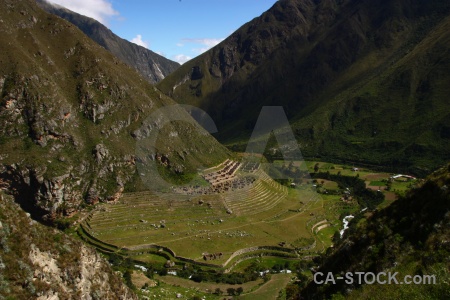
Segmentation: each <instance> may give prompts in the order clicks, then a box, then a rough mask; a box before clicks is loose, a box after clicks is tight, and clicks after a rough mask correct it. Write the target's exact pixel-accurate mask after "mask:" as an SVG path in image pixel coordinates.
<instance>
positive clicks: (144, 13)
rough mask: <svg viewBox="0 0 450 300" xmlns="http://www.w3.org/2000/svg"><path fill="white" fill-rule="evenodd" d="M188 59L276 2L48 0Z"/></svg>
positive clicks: (178, 58) (176, 58)
mask: <svg viewBox="0 0 450 300" xmlns="http://www.w3.org/2000/svg"><path fill="white" fill-rule="evenodd" d="M48 1H49V2H52V3H56V4H59V5H62V6H64V7H66V8H68V9H70V10H73V11H75V12H77V13H79V14H82V15H86V16H88V17H91V18H94V19H96V20H97V21H99V22H101V23H103V24H104V25H105V26H107V27H108V28H109V29H111V30H112V31H113V32H114V33H115V34H117V35H118V36H120V37H121V38H124V39H126V40H129V41H131V42H133V43H135V44H138V45H140V46H143V47H146V48H148V49H150V50H152V51H154V52H156V53H158V54H160V55H163V56H164V57H166V58H168V59H171V60H174V61H177V62H179V63H184V62H186V61H188V60H189V59H192V58H194V57H196V56H197V55H199V54H201V53H203V52H205V51H206V50H208V49H210V48H211V47H213V46H215V45H217V44H218V43H220V42H221V41H222V40H223V39H225V38H226V37H227V36H229V35H230V34H232V33H233V32H234V31H235V30H237V29H238V28H239V27H240V26H242V25H243V24H245V23H247V22H249V21H251V20H252V19H253V18H255V17H258V16H260V15H261V14H262V13H263V12H264V11H266V10H268V9H269V8H270V7H271V6H272V5H273V4H274V3H275V2H276V1H277V0H48Z"/></svg>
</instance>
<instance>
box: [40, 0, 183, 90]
mask: <svg viewBox="0 0 450 300" xmlns="http://www.w3.org/2000/svg"><path fill="white" fill-rule="evenodd" d="M37 3H38V4H39V6H40V7H42V8H43V9H44V10H46V11H47V12H49V13H51V14H54V15H57V16H59V17H61V18H63V19H65V20H67V21H69V22H70V23H72V24H74V25H75V26H77V27H78V28H80V29H81V31H83V32H84V33H85V34H86V35H87V36H88V37H90V38H91V39H93V40H94V41H96V42H97V43H98V44H99V45H101V46H103V47H104V48H105V49H106V50H109V51H111V53H112V54H114V55H115V56H117V57H118V58H120V59H121V60H122V61H123V62H124V63H126V64H128V65H129V66H132V67H133V68H135V69H136V70H137V71H138V72H139V73H140V74H141V75H142V76H144V78H146V79H147V80H148V81H149V82H150V83H156V82H159V81H161V80H162V79H163V78H164V77H166V76H167V75H169V74H170V73H172V72H173V71H175V70H176V69H177V68H178V67H179V66H180V64H178V63H177V62H174V61H171V60H169V59H167V58H165V57H163V56H161V55H159V54H157V53H155V52H153V51H151V50H148V49H146V48H144V47H141V46H138V45H136V44H134V43H130V42H129V41H127V40H124V39H122V38H120V37H118V36H117V35H115V34H114V33H113V32H111V30H109V29H108V28H106V27H105V26H104V25H102V24H101V23H100V22H97V21H96V20H94V19H91V18H88V17H85V16H83V15H80V14H77V13H75V12H73V11H71V10H68V9H66V8H64V7H61V6H58V5H53V4H50V3H48V2H46V1H45V0H37Z"/></svg>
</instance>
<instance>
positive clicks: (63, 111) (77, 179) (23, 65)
mask: <svg viewBox="0 0 450 300" xmlns="http://www.w3.org/2000/svg"><path fill="white" fill-rule="evenodd" d="M0 37H1V39H2V41H3V42H2V43H1V44H0V179H2V180H3V181H4V182H6V183H7V184H8V185H9V186H10V191H11V192H12V193H13V194H14V195H15V197H16V199H17V201H18V202H19V203H20V204H21V206H22V207H23V208H24V209H25V210H26V211H28V212H30V213H31V215H32V217H33V218H34V219H38V220H43V221H48V222H53V221H55V220H56V219H58V218H60V217H61V216H71V215H73V214H74V213H76V212H77V211H78V210H80V209H81V208H83V207H85V206H86V205H87V204H90V203H96V202H98V201H107V200H114V199H117V197H118V196H120V194H121V193H122V192H123V191H124V190H125V191H127V190H135V189H148V187H146V186H143V184H145V182H144V183H142V182H141V176H140V173H142V172H139V173H138V172H137V170H136V165H137V164H139V163H140V160H142V159H144V160H150V161H154V162H155V164H156V165H157V166H158V168H159V169H160V171H161V173H162V174H163V176H164V178H166V179H167V180H178V181H180V180H186V178H189V174H193V173H196V172H197V168H199V167H202V166H211V165H215V164H218V163H219V162H222V161H223V160H224V159H226V158H227V157H229V152H228V150H227V149H225V148H224V147H223V146H221V145H220V144H219V143H218V142H217V141H216V140H215V139H214V138H213V137H211V136H210V135H209V134H208V133H207V132H206V131H205V130H203V129H202V128H201V126H200V125H198V124H197V123H196V122H195V121H194V120H193V119H192V118H190V116H189V115H188V114H187V113H186V112H185V111H184V110H183V109H180V108H178V107H177V106H174V105H175V102H174V101H173V100H172V99H170V98H168V97H166V96H164V95H162V94H161V93H160V92H159V91H157V89H156V88H154V87H153V86H152V85H151V84H149V83H148V82H147V81H145V80H144V79H143V78H142V76H140V75H139V74H138V73H137V72H136V71H135V70H134V69H133V68H131V67H129V66H127V65H126V64H125V63H123V62H122V61H121V60H120V59H118V58H116V57H114V56H113V55H112V54H111V53H110V52H108V51H107V50H105V49H104V48H102V47H101V46H99V45H98V44H96V43H95V42H94V41H92V40H91V39H90V38H88V37H87V36H86V35H85V34H83V32H81V31H80V30H79V29H78V28H77V27H76V26H74V25H73V24H71V23H69V22H67V21H65V20H63V19H61V18H59V17H56V16H54V15H51V14H49V13H47V12H45V11H43V10H42V9H41V8H39V7H38V6H37V5H36V3H35V1H33V0H20V1H16V0H14V1H13V0H8V1H3V2H2V4H1V10H0ZM167 107H172V108H173V110H172V112H171V113H173V114H178V115H179V116H181V117H180V118H179V119H180V120H184V121H185V122H190V123H191V124H186V123H185V122H182V121H178V122H172V123H170V124H165V123H164V122H163V121H164V120H165V119H164V118H165V116H167V112H162V111H161V108H167ZM151 116H153V117H152V118H150V117H151ZM183 118H184V119H183ZM154 132H156V133H159V138H158V139H157V140H156V141H155V146H154V147H144V148H143V146H145V145H144V144H145V143H146V139H147V138H148V137H149V136H150V135H151V134H153V133H154ZM141 148H142V149H144V150H145V151H147V152H146V157H144V158H142V157H137V153H138V152H137V151H138V149H141Z"/></svg>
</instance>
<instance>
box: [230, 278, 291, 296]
mask: <svg viewBox="0 0 450 300" xmlns="http://www.w3.org/2000/svg"><path fill="white" fill-rule="evenodd" d="M291 278H292V274H276V275H272V278H271V279H270V281H268V282H267V283H266V284H264V285H263V286H262V287H260V288H259V289H257V290H256V291H254V292H251V293H248V294H244V295H241V296H239V297H238V299H242V300H247V299H248V300H254V299H258V300H266V299H267V300H274V299H278V296H279V295H280V292H282V291H283V289H284V287H285V286H286V285H287V284H288V283H289V281H290V280H291Z"/></svg>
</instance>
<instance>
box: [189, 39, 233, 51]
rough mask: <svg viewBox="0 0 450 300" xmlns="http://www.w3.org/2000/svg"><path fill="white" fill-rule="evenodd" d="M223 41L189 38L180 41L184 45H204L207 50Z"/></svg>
mask: <svg viewBox="0 0 450 300" xmlns="http://www.w3.org/2000/svg"><path fill="white" fill-rule="evenodd" d="M223 40H224V39H190V38H184V39H182V40H181V41H182V42H184V43H192V44H201V45H205V46H207V47H208V49H209V48H212V47H214V46H215V45H217V44H218V43H220V42H221V41H223Z"/></svg>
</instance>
